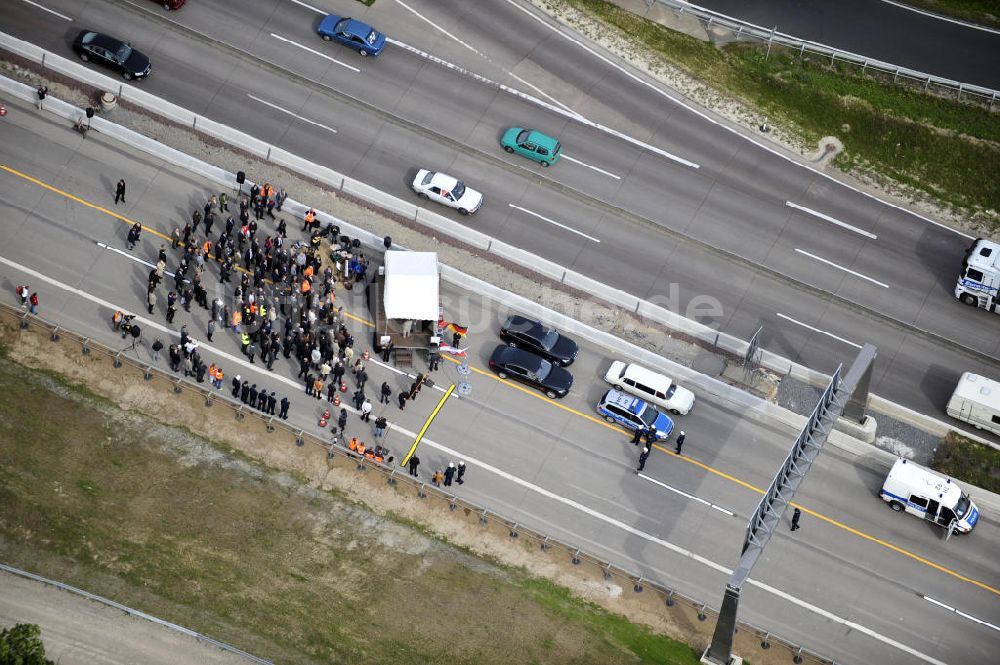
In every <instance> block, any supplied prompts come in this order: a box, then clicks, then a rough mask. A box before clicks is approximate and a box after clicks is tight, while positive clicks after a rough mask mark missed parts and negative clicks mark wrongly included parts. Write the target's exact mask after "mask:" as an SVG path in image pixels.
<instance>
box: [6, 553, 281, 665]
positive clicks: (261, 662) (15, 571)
mask: <svg viewBox="0 0 1000 665" xmlns="http://www.w3.org/2000/svg"><path fill="white" fill-rule="evenodd" d="M0 570H4V571H6V572H8V573H10V574H11V575H17V576H18V577H23V578H25V579H29V580H34V581H36V582H41V583H43V584H48V585H49V586H54V587H56V588H57V589H61V590H63V591H69V592H70V593H75V594H76V595H78V596H82V597H84V598H86V599H87V600H93V601H95V602H98V603H101V604H102V605H107V606H108V607H113V608H115V609H117V610H121V611H122V612H124V613H125V614H128V615H129V616H132V617H136V618H139V619H145V620H146V621H151V622H152V623H155V624H159V625H160V626H163V627H165V628H169V629H170V630H173V631H176V632H178V633H181V634H183V635H187V636H189V637H193V638H195V639H196V640H198V641H199V642H205V643H206V644H211V645H212V646H214V647H218V648H219V649H222V650H223V651H228V652H229V653H234V654H236V655H237V656H241V657H243V658H245V659H247V660H249V661H250V662H252V663H257V664H258V665H274V663H273V662H272V661H270V660H266V659H264V658H261V657H260V656H255V655H253V654H252V653H247V652H246V651H243V650H242V649H237V648H236V647H234V646H232V645H230V644H226V643H225V642H220V641H219V640H217V639H215V638H214V637H209V636H208V635H203V634H202V633H199V632H198V631H196V630H191V629H190V628H185V627H184V626H180V625H178V624H176V623H171V622H170V621H166V620H164V619H160V618H159V617H154V616H153V615H152V614H146V613H145V612H143V611H141V610H137V609H134V608H131V607H129V606H128V605H122V604H121V603H119V602H116V601H114V600H111V599H110V598H105V597H104V596H98V595H97V594H94V593H90V592H89V591H86V590H84V589H80V588H77V587H75V586H71V585H69V584H66V583H65V582H59V581H57V580H50V579H49V578H47V577H42V576H41V575H36V574H35V573H29V572H28V571H26V570H21V569H20V568H14V567H13V566H8V565H6V564H3V563H0Z"/></svg>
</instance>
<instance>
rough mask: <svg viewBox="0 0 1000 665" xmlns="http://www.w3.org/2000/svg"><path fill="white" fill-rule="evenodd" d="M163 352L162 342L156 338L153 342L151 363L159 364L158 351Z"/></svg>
mask: <svg viewBox="0 0 1000 665" xmlns="http://www.w3.org/2000/svg"><path fill="white" fill-rule="evenodd" d="M162 350H163V342H161V341H160V338H159V337H157V338H156V339H155V340H154V341H153V362H160V351H162Z"/></svg>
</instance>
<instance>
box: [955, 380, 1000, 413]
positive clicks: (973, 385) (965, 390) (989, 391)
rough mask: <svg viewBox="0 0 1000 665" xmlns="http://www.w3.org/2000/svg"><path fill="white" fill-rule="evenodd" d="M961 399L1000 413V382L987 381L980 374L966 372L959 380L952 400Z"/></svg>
mask: <svg viewBox="0 0 1000 665" xmlns="http://www.w3.org/2000/svg"><path fill="white" fill-rule="evenodd" d="M956 397H960V398H963V399H967V400H969V401H972V402H975V403H976V404H983V405H985V406H988V407H990V408H991V409H993V410H994V411H1000V381H994V380H993V379H987V378H986V377H985V376H982V375H980V374H973V373H972V372H966V373H965V374H963V375H962V378H961V379H959V380H958V385H957V386H955V393H954V395H952V399H955V398H956Z"/></svg>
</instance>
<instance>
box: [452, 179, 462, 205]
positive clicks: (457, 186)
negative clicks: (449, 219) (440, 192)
mask: <svg viewBox="0 0 1000 665" xmlns="http://www.w3.org/2000/svg"><path fill="white" fill-rule="evenodd" d="M462 194H465V183H464V182H462V181H461V180H459V181H458V182H457V183H455V188H454V189H452V190H451V195H452V196H454V197H455V200H456V201H457V200H459V199H460V198H462Z"/></svg>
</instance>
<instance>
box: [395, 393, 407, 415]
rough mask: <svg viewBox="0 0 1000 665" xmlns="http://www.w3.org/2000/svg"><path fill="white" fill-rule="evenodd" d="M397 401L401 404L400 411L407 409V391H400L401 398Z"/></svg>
mask: <svg viewBox="0 0 1000 665" xmlns="http://www.w3.org/2000/svg"><path fill="white" fill-rule="evenodd" d="M396 399H397V401H398V402H399V410H400V411H402V410H403V409H405V408H406V391H405V390H400V391H399V397H397V398H396Z"/></svg>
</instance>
